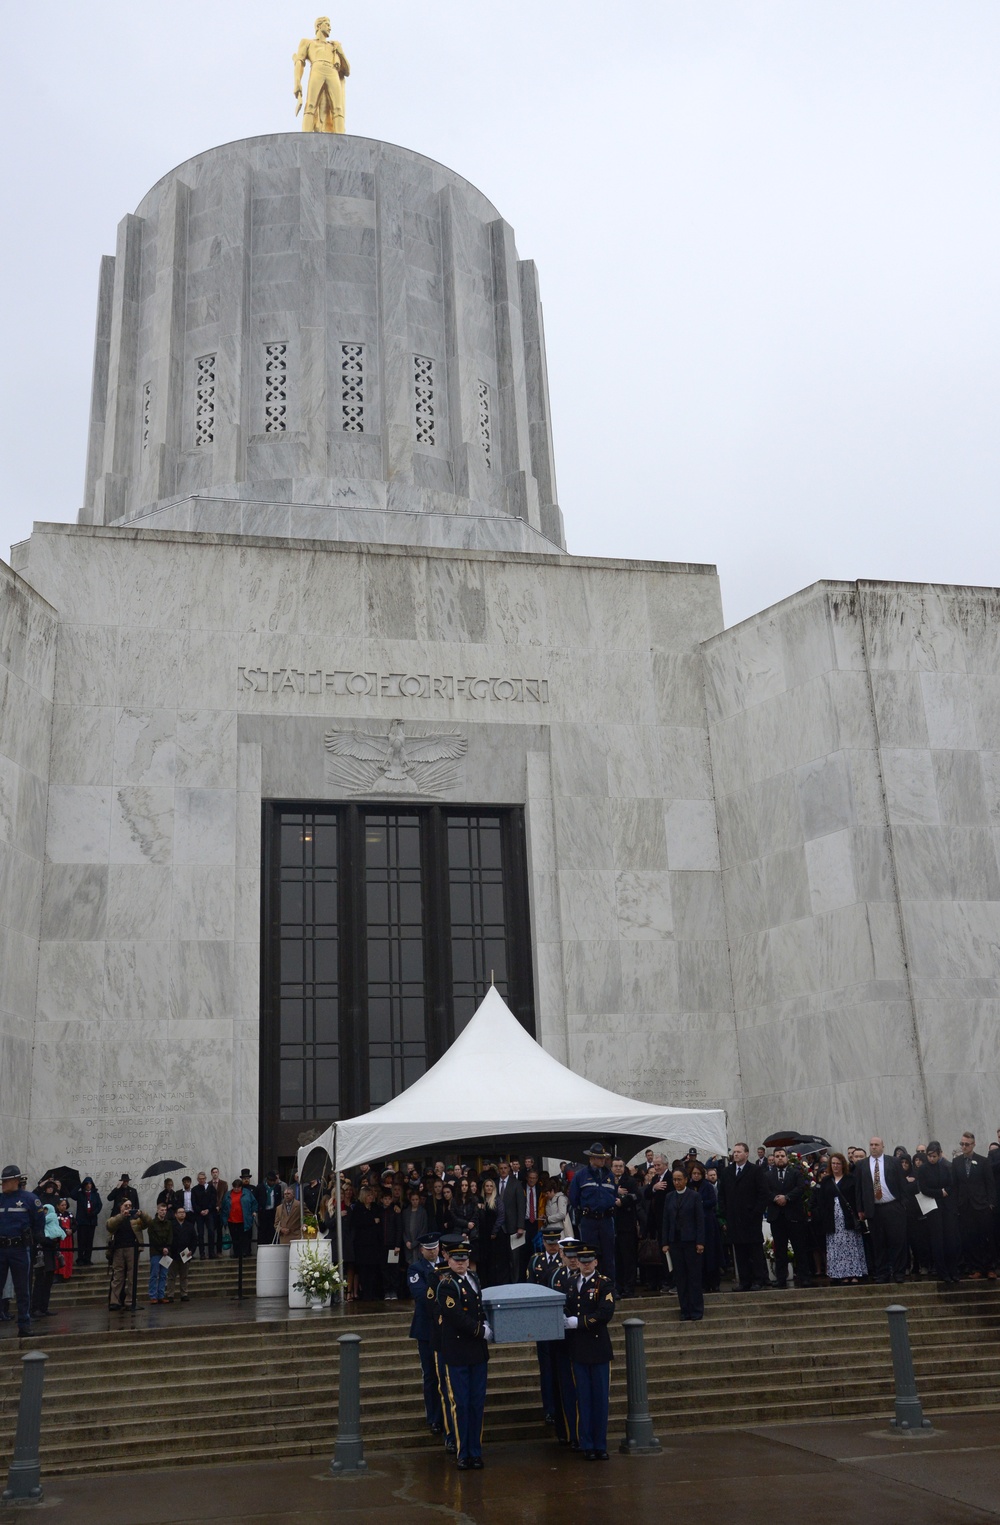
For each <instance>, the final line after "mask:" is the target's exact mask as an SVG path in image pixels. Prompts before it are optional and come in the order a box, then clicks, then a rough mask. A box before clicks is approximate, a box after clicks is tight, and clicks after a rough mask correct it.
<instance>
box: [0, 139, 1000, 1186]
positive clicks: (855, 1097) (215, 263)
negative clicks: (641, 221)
mask: <svg viewBox="0 0 1000 1525" xmlns="http://www.w3.org/2000/svg"><path fill="white" fill-rule="evenodd" d="M94 377H95V379H94V401H93V407H92V416H91V431H90V449H89V459H88V466H87V477H86V494H85V503H84V507H83V509H82V511H81V512H80V515H79V522H78V523H76V524H73V525H70V524H36V525H35V527H34V531H33V534H32V536H31V538H30V540H28V541H26V542H23V543H22V544H21V545H20V546H17V547H15V548H14V550H13V553H12V563H13V568H12V569H8V568H2V567H0V636H2V639H0V669H2V674H3V682H4V702H3V705H2V707H0V935H2V937H3V951H4V957H3V963H2V969H3V974H2V978H0V1055H2V1061H3V1062H2V1070H0V1088H2V1107H0V1142H2V1145H3V1149H2V1153H3V1155H4V1157H5V1158H6V1157H8V1156H10V1157H14V1158H18V1159H20V1158H22V1156H23V1157H25V1158H26V1159H27V1161H28V1169H29V1172H35V1171H38V1170H40V1169H42V1168H43V1167H48V1166H51V1165H53V1164H54V1163H55V1162H56V1159H57V1158H58V1159H59V1160H62V1159H63V1158H65V1159H66V1160H67V1161H68V1162H72V1163H75V1164H78V1166H79V1167H80V1168H81V1169H88V1168H89V1169H90V1170H91V1171H92V1172H93V1173H94V1175H95V1176H96V1177H97V1178H98V1179H99V1181H100V1182H107V1181H108V1180H109V1179H110V1178H111V1177H112V1176H113V1177H114V1178H115V1179H117V1175H118V1173H119V1172H120V1171H121V1170H122V1169H128V1170H131V1171H132V1172H133V1173H134V1174H141V1171H142V1169H143V1168H144V1167H145V1165H146V1164H147V1163H148V1162H149V1161H151V1160H152V1159H155V1158H157V1157H159V1156H161V1155H175V1156H176V1157H177V1158H182V1159H184V1160H185V1161H186V1162H187V1163H189V1164H191V1165H194V1166H198V1165H201V1164H205V1165H208V1164H219V1165H220V1166H221V1167H222V1168H223V1170H224V1171H229V1173H230V1174H232V1173H233V1172H234V1171H235V1170H237V1169H238V1168H239V1167H240V1166H242V1165H244V1164H247V1165H250V1166H251V1167H252V1168H256V1167H257V1164H258V1144H259V1139H260V1106H261V1101H260V1098H261V1065H262V1058H261V1052H262V1051H261V1021H262V1003H263V1001H264V992H263V988H262V961H261V945H262V895H263V894H264V883H263V878H262V872H263V871H262V831H263V827H262V819H263V817H262V809H265V808H266V807H267V805H268V803H269V802H273V801H284V802H289V801H291V802H295V801H309V802H314V803H321V802H343V801H345V800H348V799H351V798H356V797H358V796H359V795H363V796H364V798H365V799H367V800H369V801H371V802H375V803H377V802H378V801H386V802H388V803H392V802H395V803H397V804H398V803H399V801H400V800H401V799H403V800H410V801H413V800H420V801H430V800H434V801H437V802H440V803H442V804H443V805H458V804H462V803H465V802H475V804H476V805H477V806H482V807H494V806H502V807H505V808H507V807H510V808H512V809H516V810H517V811H519V812H523V823H524V840H525V854H526V883H527V895H528V913H529V918H530V964H531V986H532V1008H533V1021H534V1028H535V1031H536V1034H537V1036H538V1037H539V1039H540V1040H541V1041H542V1042H543V1044H544V1045H545V1046H546V1048H548V1049H550V1050H551V1051H552V1052H553V1053H554V1054H556V1055H557V1056H558V1057H559V1058H560V1059H563V1060H565V1061H566V1062H568V1063H570V1064H571V1065H572V1066H573V1067H574V1068H575V1069H577V1070H579V1071H580V1072H581V1073H583V1074H586V1075H588V1076H589V1077H590V1078H592V1079H595V1080H598V1081H600V1082H602V1083H604V1084H606V1085H609V1086H611V1087H612V1088H614V1089H616V1090H621V1091H626V1092H629V1093H631V1094H634V1095H636V1096H640V1097H643V1098H648V1099H654V1098H655V1099H661V1100H668V1101H670V1102H673V1103H676V1104H679V1105H700V1104H703V1103H704V1104H706V1105H711V1106H722V1107H725V1108H726V1110H727V1112H728V1115H729V1122H730V1134H731V1137H732V1138H735V1137H738V1136H749V1137H750V1138H751V1140H755V1139H757V1138H759V1137H761V1136H763V1134H764V1133H765V1132H767V1131H768V1130H769V1129H771V1128H773V1127H777V1126H783V1125H787V1126H795V1127H800V1128H803V1129H806V1128H808V1129H809V1130H813V1129H816V1130H819V1131H821V1132H824V1133H826V1135H827V1136H828V1137H830V1138H831V1139H835V1140H836V1141H837V1142H838V1143H841V1144H846V1143H847V1142H850V1141H857V1140H858V1139H859V1138H867V1136H868V1133H869V1132H870V1131H871V1130H872V1129H873V1128H878V1129H879V1131H882V1132H883V1133H884V1134H885V1136H886V1138H887V1141H891V1142H895V1141H896V1140H897V1139H903V1140H906V1141H907V1142H909V1143H913V1142H914V1141H915V1140H916V1138H917V1137H918V1136H919V1137H925V1136H926V1135H927V1132H928V1130H932V1131H935V1132H938V1133H939V1134H940V1135H941V1136H942V1137H944V1138H947V1139H948V1140H949V1141H950V1142H954V1140H955V1138H956V1137H957V1133H958V1132H959V1131H960V1130H961V1129H962V1128H963V1127H966V1126H969V1125H972V1126H974V1127H975V1126H977V1125H980V1126H982V1127H986V1126H991V1125H992V1126H995V1124H996V1122H997V1120H998V1119H997V1116H996V1114H997V1112H998V1111H1000V1081H998V1064H997V1057H998V1056H997V1038H996V1033H997V1020H996V1019H997V1009H998V1008H997V1000H998V974H1000V866H998V851H1000V845H998V844H1000V702H998V698H1000V696H998V693H997V687H998V683H1000V679H998V677H997V671H998V664H997V651H998V644H1000V602H998V596H997V595H995V594H994V593H993V592H992V591H991V590H976V589H959V588H939V587H934V588H930V587H913V586H904V585H896V584H873V583H857V584H853V583H822V584H819V585H817V586H816V587H814V588H811V589H807V590H806V591H804V592H803V593H800V594H797V595H795V596H794V597H792V598H790V599H788V600H786V601H785V602H784V603H782V604H780V605H778V606H776V607H775V608H773V609H770V610H767V611H765V612H764V613H763V614H761V615H759V616H757V617H756V618H754V619H752V620H750V621H747V622H745V623H744V624H742V625H740V626H737V627H735V628H734V629H731V630H724V629H723V620H722V607H721V599H720V591H719V585H718V579H717V577H716V575H715V570H714V568H712V567H707V566H691V565H686V564H673V563H652V562H631V561H613V560H594V559H591V558H585V557H578V556H572V555H570V554H568V553H567V552H566V549H565V541H564V534H563V524H562V516H561V513H560V510H559V507H558V503H557V495H556V488H555V469H554V456H553V449H552V441H551V432H550V429H549V412H548V394H547V383H546V379H545V353H544V337H543V331H542V323H541V308H540V303H539V296H538V282H537V277H536V274H535V271H534V267H533V266H531V265H530V263H529V262H525V261H521V260H520V259H519V257H518V255H517V251H516V248H515V245H514V240H513V234H512V233H511V230H510V229H509V228H508V227H507V225H506V224H505V223H504V222H503V220H502V218H501V217H500V215H499V214H498V213H497V211H496V210H495V209H494V208H493V207H491V206H490V204H489V203H488V202H487V201H486V199H485V198H484V197H483V196H482V195H481V194H480V193H479V192H478V191H476V190H475V189H474V188H473V187H471V186H469V185H467V183H466V182H464V181H461V180H460V179H459V177H457V176H455V175H453V174H452V173H451V172H449V171H447V170H445V169H443V168H442V167H441V166H439V165H435V164H432V163H431V162H430V161H428V160H425V159H422V158H420V156H418V155H415V154H411V153H409V152H407V151H405V150H402V149H396V148H393V147H391V146H390V145H386V144H379V143H373V142H368V141H366V140H360V139H354V138H344V137H328V136H325V135H299V134H288V135H282V136H279V137H274V138H262V139H253V140H249V141H248V142H245V143H236V144H230V145H227V146H226V147H225V148H222V149H217V150H212V151H211V152H210V153H207V154H204V155H201V156H199V158H198V159H195V160H192V161H190V162H189V163H188V164H186V165H182V166H180V167H179V168H178V169H177V170H175V171H173V172H172V173H171V174H170V175H168V176H167V177H165V179H164V180H163V181H161V182H160V183H159V185H158V186H157V187H154V189H153V191H151V192H150V193H149V196H147V198H146V199H145V201H144V202H143V203H141V204H140V206H139V208H138V210H137V212H136V214H135V215H134V216H129V217H126V218H125V220H124V222H123V224H122V226H121V228H120V229H119V238H118V247H117V252H116V255H115V257H114V258H113V259H110V258H109V259H108V260H106V261H105V262H104V264H103V266H102V270H101V280H100V294H99V312H98V325H97V344H96V352H95V372H94ZM394 728H395V729H394ZM373 735H375V736H381V737H385V738H386V745H387V747H388V745H389V742H390V740H391V739H392V738H393V737H396V738H397V740H398V742H399V745H400V746H401V747H403V748H404V750H405V748H406V747H407V746H409V747H410V748H411V749H414V748H416V750H419V744H420V743H426V742H427V740H428V738H432V737H436V738H442V737H443V738H446V739H447V747H446V748H445V750H448V748H450V753H449V757H450V760H449V761H448V762H447V763H446V764H440V765H438V766H437V767H436V770H435V771H430V772H428V771H425V772H423V773H421V772H420V770H419V769H418V768H411V769H410V770H409V772H408V777H407V779H406V780H405V781H403V780H402V779H401V776H400V781H399V782H397V783H395V784H393V783H392V782H391V779H392V774H391V772H390V771H388V770H387V768H386V767H385V766H381V765H380V766H376V765H374V764H372V765H371V766H369V767H368V769H367V772H366V771H365V765H363V764H361V765H359V764H358V763H357V761H356V760H355V761H354V762H353V763H351V762H350V760H349V759H347V760H345V758H346V753H350V752H351V748H352V747H353V749H354V751H355V752H356V751H357V750H358V748H357V746H356V745H355V743H354V740H352V738H357V737H359V736H360V737H361V738H365V737H371V736H373ZM331 738H333V740H331ZM337 738H340V739H339V740H338V739H337ZM344 738H346V740H345V739H344ZM425 750H429V749H428V748H426V747H425ZM387 755H388V753H387ZM414 755H415V751H414ZM352 767H353V768H354V772H353V773H352V772H351V768H352ZM359 769H360V771H359ZM265 1079H266V1077H265Z"/></svg>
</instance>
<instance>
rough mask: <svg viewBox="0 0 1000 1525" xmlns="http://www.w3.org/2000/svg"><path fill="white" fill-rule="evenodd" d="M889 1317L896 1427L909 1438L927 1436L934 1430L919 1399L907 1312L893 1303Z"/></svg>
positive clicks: (888, 1311)
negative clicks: (921, 1434) (909, 1436)
mask: <svg viewBox="0 0 1000 1525" xmlns="http://www.w3.org/2000/svg"><path fill="white" fill-rule="evenodd" d="M885 1311H886V1313H887V1314H888V1316H889V1345H890V1348H891V1350H892V1374H893V1376H894V1377H895V1379H896V1417H895V1419H893V1420H892V1421H891V1423H892V1425H893V1428H895V1429H898V1430H905V1431H906V1432H907V1433H908V1434H910V1435H914V1434H916V1435H919V1434H920V1433H921V1431H923V1432H924V1433H925V1434H926V1432H927V1431H928V1430H929V1429H930V1428H931V1422H930V1420H929V1419H925V1418H924V1411H923V1409H922V1408H921V1407H920V1399H919V1398H918V1396H917V1379H916V1376H915V1375H914V1371H913V1353H912V1351H911V1350H910V1331H909V1329H908V1327H907V1323H906V1309H905V1308H904V1307H903V1306H902V1304H901V1303H892V1304H891V1305H890V1306H889V1307H888V1308H887V1309H886V1310H885Z"/></svg>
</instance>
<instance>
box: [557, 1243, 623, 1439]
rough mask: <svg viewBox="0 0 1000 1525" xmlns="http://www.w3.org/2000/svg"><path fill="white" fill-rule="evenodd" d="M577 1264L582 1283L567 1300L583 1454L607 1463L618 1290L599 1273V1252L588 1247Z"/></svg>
mask: <svg viewBox="0 0 1000 1525" xmlns="http://www.w3.org/2000/svg"><path fill="white" fill-rule="evenodd" d="M578 1259H579V1262H580V1279H579V1282H578V1284H577V1285H576V1286H574V1287H573V1288H572V1290H571V1291H570V1294H569V1296H568V1298H567V1299H566V1313H565V1316H564V1321H565V1325H566V1333H567V1337H568V1339H569V1342H570V1349H571V1354H572V1358H573V1376H574V1378H575V1380H576V1401H577V1407H578V1409H579V1415H580V1450H581V1451H582V1452H583V1454H584V1455H585V1456H586V1458H587V1460H588V1461H607V1460H608V1399H609V1395H610V1392H611V1358H612V1354H613V1352H612V1349H611V1335H610V1332H609V1330H608V1325H609V1323H610V1322H611V1320H612V1319H613V1318H614V1316H615V1288H614V1283H613V1282H612V1281H611V1280H610V1278H609V1277H607V1276H601V1275H600V1274H599V1273H598V1270H597V1253H596V1251H595V1250H593V1249H592V1248H591V1247H590V1245H584V1247H583V1249H581V1250H580V1252H579V1256H578Z"/></svg>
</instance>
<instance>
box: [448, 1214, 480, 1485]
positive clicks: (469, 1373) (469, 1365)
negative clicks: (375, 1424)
mask: <svg viewBox="0 0 1000 1525" xmlns="http://www.w3.org/2000/svg"><path fill="white" fill-rule="evenodd" d="M450 1240H451V1236H449V1238H448V1239H446V1240H444V1241H443V1248H444V1252H445V1255H446V1256H447V1260H448V1266H447V1269H446V1270H444V1271H442V1272H441V1275H440V1277H439V1279H438V1285H437V1294H436V1296H437V1307H438V1314H439V1316H440V1320H441V1355H442V1357H443V1359H444V1375H445V1403H446V1404H447V1405H448V1407H449V1409H450V1411H451V1418H450V1423H451V1427H452V1430H453V1433H454V1435H455V1438H456V1441H457V1445H458V1469H459V1471H460V1472H468V1471H469V1470H470V1468H471V1469H474V1470H475V1471H476V1472H481V1471H482V1467H483V1411H484V1409H485V1407H486V1363H487V1361H488V1360H489V1351H488V1350H487V1344H488V1342H489V1341H490V1340H492V1338H493V1331H492V1329H491V1328H490V1326H489V1324H488V1323H487V1321H486V1319H485V1317H484V1315H483V1299H482V1296H481V1295H480V1291H479V1283H478V1282H477V1280H476V1278H475V1277H474V1276H473V1275H472V1274H471V1272H470V1271H469V1245H468V1243H467V1242H466V1241H465V1240H460V1241H459V1243H457V1244H455V1243H452V1242H450Z"/></svg>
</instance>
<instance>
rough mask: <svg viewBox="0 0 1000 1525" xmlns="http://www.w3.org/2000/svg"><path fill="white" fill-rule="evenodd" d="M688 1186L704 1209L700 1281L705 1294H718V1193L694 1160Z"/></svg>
mask: <svg viewBox="0 0 1000 1525" xmlns="http://www.w3.org/2000/svg"><path fill="white" fill-rule="evenodd" d="M688 1185H689V1186H690V1187H691V1190H692V1191H696V1192H697V1193H698V1195H699V1197H700V1198H701V1205H702V1207H703V1208H704V1209H705V1264H704V1268H703V1270H702V1281H703V1284H704V1290H705V1291H706V1292H718V1290H719V1284H720V1282H721V1279H722V1230H721V1229H720V1227H719V1193H718V1192H717V1191H716V1189H715V1187H714V1186H713V1185H712V1183H711V1181H709V1180H708V1179H707V1177H706V1175H705V1167H704V1165H702V1164H701V1162H700V1161H699V1160H695V1162H694V1164H693V1165H692V1166H691V1169H690V1172H689V1173H688Z"/></svg>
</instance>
